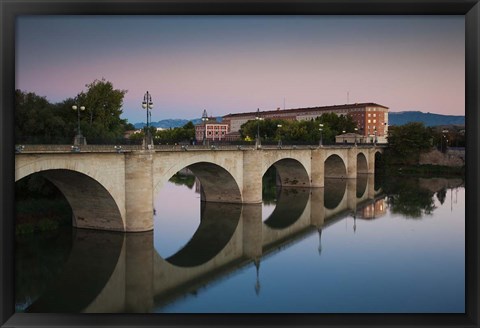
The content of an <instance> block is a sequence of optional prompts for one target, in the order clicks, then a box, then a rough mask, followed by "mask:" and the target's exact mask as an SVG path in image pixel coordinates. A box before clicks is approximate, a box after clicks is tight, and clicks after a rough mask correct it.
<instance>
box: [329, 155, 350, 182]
mask: <svg viewBox="0 0 480 328" xmlns="http://www.w3.org/2000/svg"><path fill="white" fill-rule="evenodd" d="M324 164H325V178H347V167H346V165H345V161H344V160H343V159H342V158H341V157H340V156H339V155H337V154H331V155H330V156H328V157H327V158H326V159H325V163H324Z"/></svg>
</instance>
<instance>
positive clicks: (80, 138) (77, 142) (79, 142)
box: [72, 105, 87, 146]
mask: <svg viewBox="0 0 480 328" xmlns="http://www.w3.org/2000/svg"><path fill="white" fill-rule="evenodd" d="M72 109H73V110H76V111H77V114H78V127H77V135H76V136H75V139H74V140H73V144H74V145H75V146H78V145H85V144H86V143H87V142H86V140H85V138H84V137H83V136H82V131H81V130H80V111H82V112H83V111H84V110H85V106H77V105H73V106H72Z"/></svg>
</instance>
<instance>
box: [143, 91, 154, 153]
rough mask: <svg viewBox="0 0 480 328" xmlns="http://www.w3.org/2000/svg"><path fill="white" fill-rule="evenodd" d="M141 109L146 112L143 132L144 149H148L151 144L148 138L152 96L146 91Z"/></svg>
mask: <svg viewBox="0 0 480 328" xmlns="http://www.w3.org/2000/svg"><path fill="white" fill-rule="evenodd" d="M142 108H143V109H146V110H147V131H146V132H145V147H146V148H148V149H150V147H151V144H152V138H151V136H150V118H151V115H152V114H151V112H150V110H152V108H153V102H152V95H151V94H150V93H149V92H148V91H147V93H145V95H144V96H143V102H142Z"/></svg>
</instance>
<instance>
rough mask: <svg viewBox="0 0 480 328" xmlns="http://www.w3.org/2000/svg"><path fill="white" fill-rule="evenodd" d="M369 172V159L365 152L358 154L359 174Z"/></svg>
mask: <svg viewBox="0 0 480 328" xmlns="http://www.w3.org/2000/svg"><path fill="white" fill-rule="evenodd" d="M364 173H368V161H367V157H366V156H365V154H364V153H363V152H359V153H358V154H357V176H358V175H359V174H364Z"/></svg>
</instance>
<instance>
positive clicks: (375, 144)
mask: <svg viewBox="0 0 480 328" xmlns="http://www.w3.org/2000/svg"><path fill="white" fill-rule="evenodd" d="M373 129H374V131H373V134H374V135H375V139H373V145H374V146H377V127H374V128H373Z"/></svg>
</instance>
